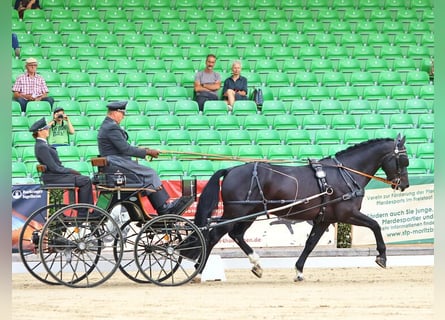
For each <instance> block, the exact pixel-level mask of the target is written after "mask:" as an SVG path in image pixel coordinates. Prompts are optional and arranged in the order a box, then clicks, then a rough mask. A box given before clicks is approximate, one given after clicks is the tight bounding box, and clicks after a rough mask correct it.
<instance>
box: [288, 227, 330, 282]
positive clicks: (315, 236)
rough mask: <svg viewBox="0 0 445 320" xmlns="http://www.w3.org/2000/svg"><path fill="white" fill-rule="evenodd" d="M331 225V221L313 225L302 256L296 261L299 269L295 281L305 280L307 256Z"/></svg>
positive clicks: (296, 266)
mask: <svg viewBox="0 0 445 320" xmlns="http://www.w3.org/2000/svg"><path fill="white" fill-rule="evenodd" d="M328 227H329V223H327V222H320V223H314V225H313V226H312V230H311V233H310V234H309V237H308V238H307V240H306V244H305V245H304V249H303V252H302V253H301V255H300V257H299V258H298V260H297V262H296V263H295V268H296V271H297V276H296V277H295V278H294V281H303V280H304V276H303V268H304V264H305V262H306V259H307V257H308V256H309V254H310V253H311V252H312V250H314V248H315V246H316V245H317V243H318V241H319V240H320V238H321V236H322V235H323V233H324V232H325V231H326V229H327V228H328Z"/></svg>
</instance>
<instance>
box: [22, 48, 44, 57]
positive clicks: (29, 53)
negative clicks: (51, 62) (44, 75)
mask: <svg viewBox="0 0 445 320" xmlns="http://www.w3.org/2000/svg"><path fill="white" fill-rule="evenodd" d="M43 57H44V55H43V51H42V48H40V47H34V46H26V47H22V48H21V49H20V58H21V59H23V60H26V59H28V58H36V59H37V60H40V59H43Z"/></svg>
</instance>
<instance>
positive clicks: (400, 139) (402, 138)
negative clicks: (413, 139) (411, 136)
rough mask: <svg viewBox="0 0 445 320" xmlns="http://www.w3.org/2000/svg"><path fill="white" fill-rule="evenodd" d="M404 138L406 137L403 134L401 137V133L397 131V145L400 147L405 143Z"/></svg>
mask: <svg viewBox="0 0 445 320" xmlns="http://www.w3.org/2000/svg"><path fill="white" fill-rule="evenodd" d="M405 140H406V137H405V136H403V137H402V135H401V134H400V133H398V134H397V138H396V145H397V147H401V146H403V145H405Z"/></svg>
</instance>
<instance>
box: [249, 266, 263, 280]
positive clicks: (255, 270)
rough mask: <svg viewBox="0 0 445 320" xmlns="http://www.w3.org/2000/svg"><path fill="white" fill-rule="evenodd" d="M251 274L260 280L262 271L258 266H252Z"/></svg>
mask: <svg viewBox="0 0 445 320" xmlns="http://www.w3.org/2000/svg"><path fill="white" fill-rule="evenodd" d="M252 273H253V274H254V275H256V276H257V277H258V278H261V277H262V276H263V269H261V267H260V266H259V265H256V266H253V268H252Z"/></svg>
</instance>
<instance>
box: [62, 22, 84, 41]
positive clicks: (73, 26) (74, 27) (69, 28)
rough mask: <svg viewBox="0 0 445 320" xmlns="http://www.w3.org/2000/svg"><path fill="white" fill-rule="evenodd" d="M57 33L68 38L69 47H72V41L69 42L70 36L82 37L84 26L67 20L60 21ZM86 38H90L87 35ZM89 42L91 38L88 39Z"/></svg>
mask: <svg viewBox="0 0 445 320" xmlns="http://www.w3.org/2000/svg"><path fill="white" fill-rule="evenodd" d="M57 31H58V32H59V34H61V35H66V36H68V38H67V39H66V43H67V44H68V45H71V41H70V42H68V39H69V35H74V34H77V35H80V34H81V33H82V26H81V25H80V23H79V22H77V21H70V20H65V21H60V22H59V26H58V28H57ZM84 36H86V37H85V38H84V39H87V38H88V36H87V35H84ZM88 42H89V38H88ZM84 44H85V42H84Z"/></svg>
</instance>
